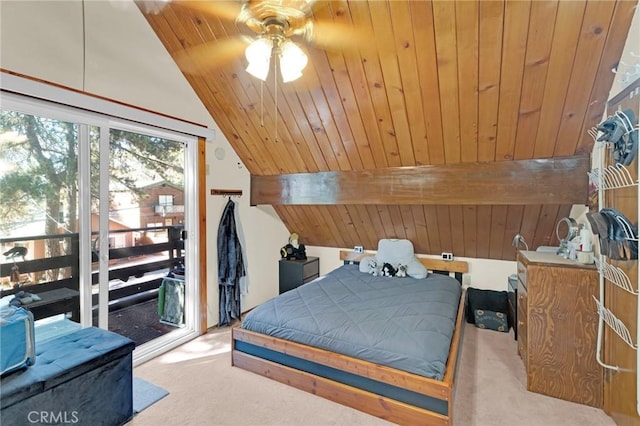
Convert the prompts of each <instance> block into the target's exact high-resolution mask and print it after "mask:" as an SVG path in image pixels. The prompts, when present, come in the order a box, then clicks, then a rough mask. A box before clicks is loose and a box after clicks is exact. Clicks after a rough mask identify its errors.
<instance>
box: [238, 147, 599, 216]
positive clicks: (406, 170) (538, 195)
mask: <svg viewBox="0 0 640 426" xmlns="http://www.w3.org/2000/svg"><path fill="white" fill-rule="evenodd" d="M589 170H590V158H589V157H588V156H573V157H563V158H554V159H537V160H518V161H500V162H495V163H460V164H447V165H429V166H415V167H389V168H383V169H376V170H352V171H332V172H318V173H292V174H282V175H269V176H256V175H252V176H251V205H259V204H270V205H336V204H368V205H375V204H423V205H424V204H427V205H541V204H563V205H566V204H586V202H587V198H588V176H587V172H588V171H589Z"/></svg>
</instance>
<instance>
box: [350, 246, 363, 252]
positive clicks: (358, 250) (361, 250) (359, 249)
mask: <svg viewBox="0 0 640 426" xmlns="http://www.w3.org/2000/svg"><path fill="white" fill-rule="evenodd" d="M353 251H354V253H363V252H364V248H363V247H362V246H355V247H354V248H353Z"/></svg>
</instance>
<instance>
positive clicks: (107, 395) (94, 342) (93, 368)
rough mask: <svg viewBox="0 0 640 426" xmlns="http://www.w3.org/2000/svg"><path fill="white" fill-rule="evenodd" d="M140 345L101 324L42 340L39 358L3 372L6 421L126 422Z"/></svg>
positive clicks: (1, 406) (0, 394) (1, 417)
mask: <svg viewBox="0 0 640 426" xmlns="http://www.w3.org/2000/svg"><path fill="white" fill-rule="evenodd" d="M3 337H5V336H3ZM7 337H8V336H7ZM134 347H135V343H134V342H133V341H131V340H129V339H128V338H126V337H123V336H120V335H118V334H116V333H113V332H110V331H107V330H103V329H100V328H95V327H87V328H82V329H79V330H77V331H74V332H72V333H69V334H65V335H62V336H59V337H54V338H52V339H50V340H46V341H44V342H42V343H41V344H38V343H37V342H36V363H35V364H34V365H33V366H31V367H28V368H26V369H23V370H19V371H16V372H13V373H9V374H8V375H6V376H3V377H2V378H0V424H2V425H3V426H8V425H33V424H67V423H68V424H78V425H121V424H124V423H126V422H127V421H128V420H130V419H131V417H132V416H133V385H132V382H133V368H132V360H133V356H132V352H133V349H134Z"/></svg>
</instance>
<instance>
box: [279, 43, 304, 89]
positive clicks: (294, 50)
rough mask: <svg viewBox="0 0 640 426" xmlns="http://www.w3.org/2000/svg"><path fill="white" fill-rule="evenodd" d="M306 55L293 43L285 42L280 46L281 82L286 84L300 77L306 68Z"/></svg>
mask: <svg viewBox="0 0 640 426" xmlns="http://www.w3.org/2000/svg"><path fill="white" fill-rule="evenodd" d="M307 61H308V59H307V55H305V54H304V52H303V51H302V49H300V48H299V47H298V46H297V45H296V44H295V43H294V42H292V41H291V40H287V41H285V42H284V43H282V46H280V73H281V74H282V81H283V82H285V83H287V82H289V81H293V80H295V79H297V78H300V77H301V76H302V70H303V69H304V67H306V66H307Z"/></svg>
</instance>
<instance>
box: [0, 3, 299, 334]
mask: <svg viewBox="0 0 640 426" xmlns="http://www.w3.org/2000/svg"><path fill="white" fill-rule="evenodd" d="M82 10H83V3H82V1H80V0H70V1H27V0H23V1H7V0H2V1H0V67H2V68H3V69H5V70H10V71H14V72H17V73H20V74H24V75H28V76H31V77H36V78H38V79H42V80H45V81H48V82H52V83H56V84H59V85H62V86H66V87H69V88H73V89H77V90H83V91H86V92H88V93H92V94H95V95H100V96H104V97H106V98H110V99H114V100H118V101H120V102H124V103H126V104H130V105H133V106H137V107H141V108H145V109H149V110H152V111H156V112H161V113H164V114H168V115H170V116H174V117H178V118H182V119H185V120H188V121H191V122H197V123H201V124H203V125H206V126H208V127H210V128H212V129H215V130H216V135H217V136H216V138H215V140H214V141H211V142H210V143H208V144H207V147H206V164H207V166H208V174H207V177H206V193H207V194H209V192H210V189H211V188H231V189H242V190H243V191H244V194H245V195H243V196H242V197H241V198H237V199H234V201H236V202H237V210H238V216H239V220H240V226H241V229H242V231H243V233H244V248H245V251H246V254H247V265H248V282H249V294H248V295H247V296H246V297H244V298H243V302H242V308H243V310H246V309H249V308H251V307H253V306H255V305H257V304H259V303H261V302H263V301H264V300H266V299H268V298H271V297H273V296H274V295H276V294H277V293H278V259H279V258H280V254H279V251H280V247H281V246H283V245H284V244H286V242H287V239H288V236H289V233H288V232H287V230H286V228H285V227H284V225H283V223H282V221H280V219H279V218H278V217H277V215H276V214H275V211H274V210H273V208H271V207H266V206H265V207H250V206H249V195H248V194H249V173H248V172H247V170H246V169H245V167H244V165H243V164H242V163H241V162H240V160H239V159H238V157H237V156H236V154H235V152H234V151H233V149H231V146H230V145H229V143H228V141H227V140H226V139H225V138H224V136H223V135H222V133H221V132H220V131H219V129H218V127H217V125H216V124H215V122H214V120H213V119H212V118H211V116H210V115H209V113H208V111H207V110H206V109H205V107H204V106H203V105H202V103H201V102H200V100H199V99H198V98H197V96H196V95H195V93H194V92H193V90H192V89H191V87H190V86H189V84H188V82H187V80H186V79H185V78H184V77H183V75H182V73H181V72H180V71H179V70H178V68H177V66H176V65H175V63H174V62H173V60H172V59H171V57H170V56H169V54H168V53H167V52H166V50H165V49H164V47H163V46H162V44H161V43H160V41H159V40H158V39H157V37H156V35H155V34H154V33H153V31H152V30H151V28H150V27H149V25H148V23H147V21H146V20H145V19H144V17H143V16H142V14H141V13H140V11H139V10H138V8H137V7H136V6H135V5H134V4H133V3H132V2H130V1H128V0H112V1H107V0H87V1H85V2H84V10H85V34H86V38H84V39H83V24H82V17H83V13H82ZM83 40H84V41H85V43H86V46H85V47H86V49H83ZM84 51H86V57H85V55H83V52H84ZM83 70H84V71H83ZM0 84H1V82H0ZM216 148H222V149H223V150H224V152H225V156H224V158H223V159H222V160H218V159H217V158H216V157H215V156H214V150H215V149H216ZM203 172H204V173H206V172H207V171H206V170H205V171H203ZM226 201H227V200H226V199H225V198H223V197H213V196H211V195H207V198H206V203H207V205H206V209H207V221H206V229H205V230H202V237H203V238H206V239H207V259H206V263H207V276H208V282H207V287H208V305H209V308H208V323H209V325H210V326H211V325H214V324H217V322H218V288H217V287H218V285H217V252H216V237H217V229H218V223H219V220H220V216H221V214H222V211H223V209H224V206H225V203H226Z"/></svg>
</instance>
